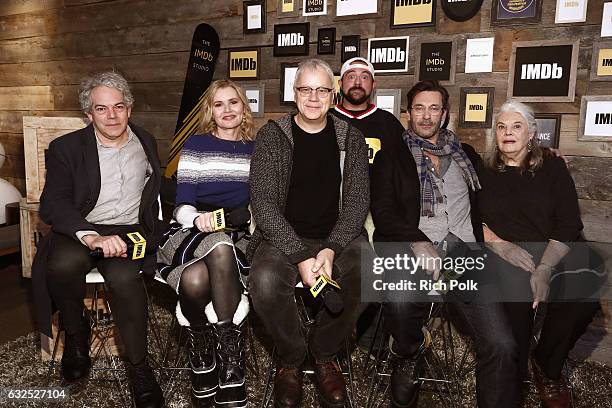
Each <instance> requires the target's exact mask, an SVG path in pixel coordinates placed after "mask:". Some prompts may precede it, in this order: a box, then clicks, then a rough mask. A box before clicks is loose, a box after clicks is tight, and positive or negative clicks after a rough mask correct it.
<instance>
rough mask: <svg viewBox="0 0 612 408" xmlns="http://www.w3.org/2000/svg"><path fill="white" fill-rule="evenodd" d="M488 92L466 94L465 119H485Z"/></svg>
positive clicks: (474, 120)
mask: <svg viewBox="0 0 612 408" xmlns="http://www.w3.org/2000/svg"><path fill="white" fill-rule="evenodd" d="M488 97H489V95H488V94H486V93H484V94H467V95H466V96H465V121H466V122H484V121H485V120H486V119H487V98H488Z"/></svg>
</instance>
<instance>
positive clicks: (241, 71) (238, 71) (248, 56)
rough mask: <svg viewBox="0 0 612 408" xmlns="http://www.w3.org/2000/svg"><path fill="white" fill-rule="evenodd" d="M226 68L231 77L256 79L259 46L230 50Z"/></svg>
mask: <svg viewBox="0 0 612 408" xmlns="http://www.w3.org/2000/svg"><path fill="white" fill-rule="evenodd" d="M227 69H228V77H229V78H231V79H258V78H259V48H251V49H242V50H230V51H229V53H228V60H227Z"/></svg>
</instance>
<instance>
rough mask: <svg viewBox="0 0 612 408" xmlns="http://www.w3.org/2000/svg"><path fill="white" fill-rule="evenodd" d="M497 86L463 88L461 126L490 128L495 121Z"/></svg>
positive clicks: (460, 107)
mask: <svg viewBox="0 0 612 408" xmlns="http://www.w3.org/2000/svg"><path fill="white" fill-rule="evenodd" d="M494 98H495V88H482V87H470V88H461V95H460V102H459V103H460V104H459V127H461V128H486V129H488V128H490V127H491V124H492V122H493V100H494Z"/></svg>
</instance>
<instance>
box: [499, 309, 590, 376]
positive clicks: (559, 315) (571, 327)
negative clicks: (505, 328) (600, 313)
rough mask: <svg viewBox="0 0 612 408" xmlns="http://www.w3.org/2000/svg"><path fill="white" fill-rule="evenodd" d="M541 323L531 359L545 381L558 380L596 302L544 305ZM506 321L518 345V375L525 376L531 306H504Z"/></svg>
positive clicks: (529, 342) (531, 329) (530, 328)
mask: <svg viewBox="0 0 612 408" xmlns="http://www.w3.org/2000/svg"><path fill="white" fill-rule="evenodd" d="M545 306H546V315H545V317H544V324H543V326H542V331H541V332H540V339H539V340H538V344H537V346H536V347H535V350H534V351H533V357H534V358H535V359H536V361H537V363H538V365H539V366H540V367H541V368H542V370H543V371H544V373H545V374H546V376H547V377H548V378H553V379H558V378H559V377H561V372H562V370H563V365H564V364H565V361H566V360H567V356H568V354H569V352H570V350H571V349H572V348H573V347H574V344H576V341H578V339H579V338H580V336H582V334H584V332H585V331H586V328H587V327H588V325H589V323H590V322H591V320H592V319H593V315H594V314H595V312H596V311H597V310H598V309H599V303H597V302H552V303H547V304H546V305H545ZM504 309H505V311H506V315H507V319H508V321H509V324H510V327H511V328H512V333H513V335H514V338H515V340H516V342H517V343H518V346H519V375H520V376H521V377H524V376H525V375H526V374H527V362H528V360H529V349H530V346H531V339H532V336H533V320H534V311H533V308H532V304H531V303H525V302H515V303H505V304H504Z"/></svg>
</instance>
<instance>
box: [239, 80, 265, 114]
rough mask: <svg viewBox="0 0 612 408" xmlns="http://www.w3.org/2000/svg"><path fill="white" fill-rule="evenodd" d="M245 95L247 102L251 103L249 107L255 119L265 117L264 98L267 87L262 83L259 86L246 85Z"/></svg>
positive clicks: (244, 86)
mask: <svg viewBox="0 0 612 408" xmlns="http://www.w3.org/2000/svg"><path fill="white" fill-rule="evenodd" d="M243 88H244V93H245V95H246V98H247V101H249V107H250V108H251V113H252V115H253V117H254V118H261V117H263V116H264V106H265V105H264V96H265V86H264V84H263V82H262V83H258V84H244V85H243Z"/></svg>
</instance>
